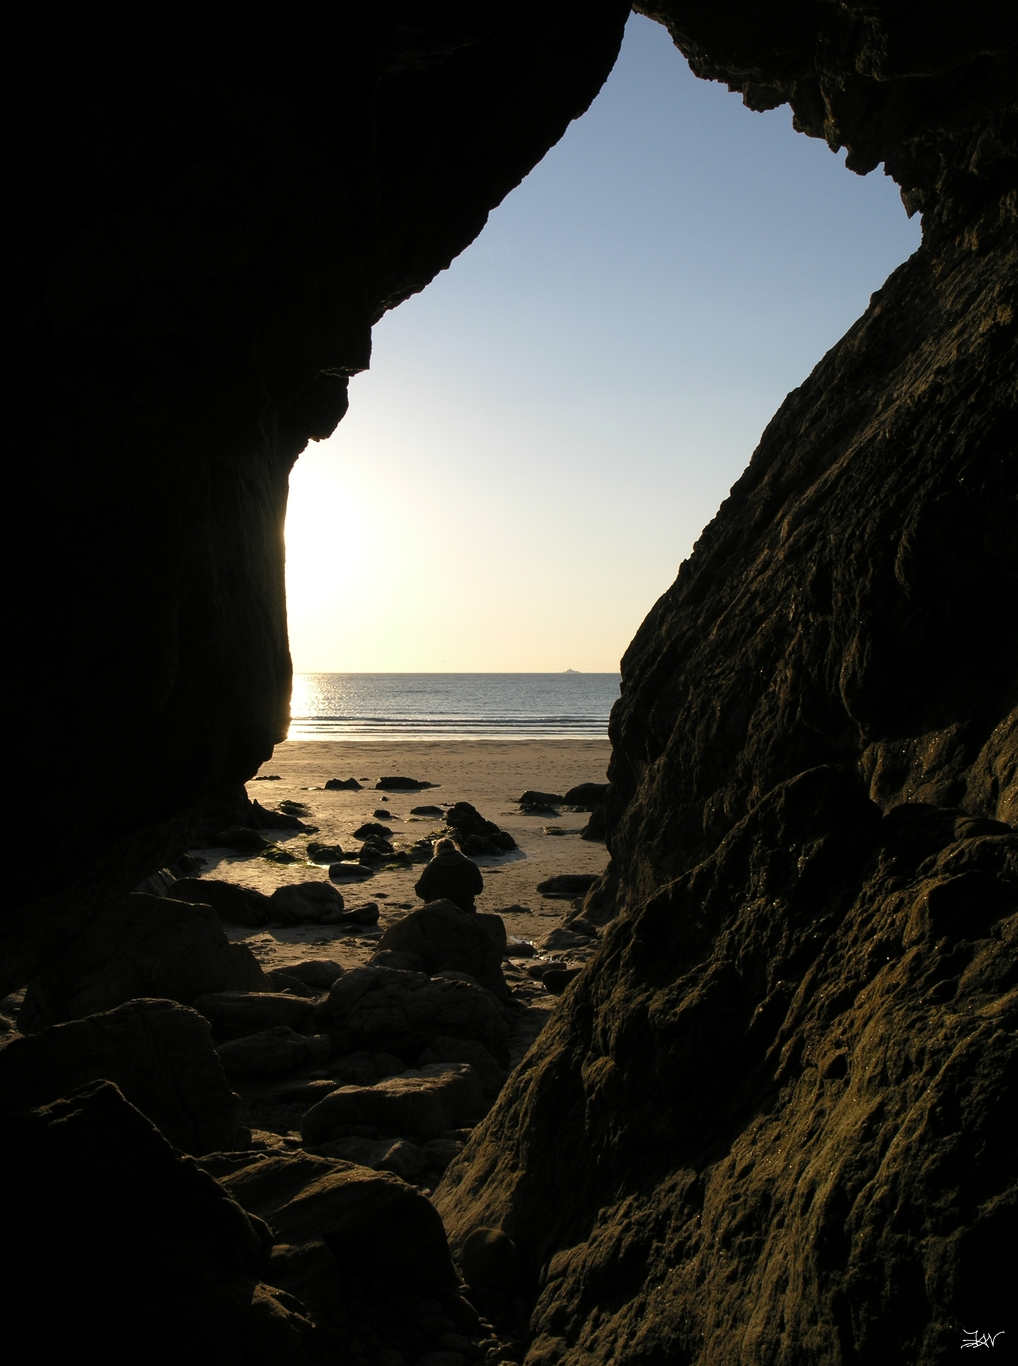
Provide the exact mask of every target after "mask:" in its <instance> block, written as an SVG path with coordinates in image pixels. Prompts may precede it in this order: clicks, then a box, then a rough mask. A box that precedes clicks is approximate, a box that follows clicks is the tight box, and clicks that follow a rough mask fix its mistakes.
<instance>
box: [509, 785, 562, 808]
mask: <svg viewBox="0 0 1018 1366" xmlns="http://www.w3.org/2000/svg"><path fill="white" fill-rule="evenodd" d="M564 800H565V799H564V798H563V797H560V796H559V795H558V794H557V793H555V792H534V791H531V790H529V789H528V790H527V791H526V792H524V794H523V796H522V797H520V799H519V802H520V806H521V807H522V808H523V810H524V812H525V813H526V812H534V813H541V812H544V811H549V810H552V809H554V808H555V807H556V806H560V805H561V804H562V802H563V801H564Z"/></svg>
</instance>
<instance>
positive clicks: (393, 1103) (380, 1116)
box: [300, 1062, 487, 1143]
mask: <svg viewBox="0 0 1018 1366" xmlns="http://www.w3.org/2000/svg"><path fill="white" fill-rule="evenodd" d="M486 1108H487V1107H486V1105H485V1103H484V1097H483V1094H482V1092H481V1083H480V1081H479V1080H478V1077H477V1073H476V1072H475V1071H474V1069H473V1068H472V1067H471V1066H470V1064H469V1063H455V1062H453V1063H448V1062H440V1063H431V1064H428V1065H426V1066H424V1067H422V1068H420V1069H419V1070H418V1069H413V1068H411V1069H409V1070H407V1071H406V1072H402V1073H400V1074H399V1076H395V1077H386V1079H385V1080H384V1081H380V1082H377V1083H376V1084H375V1085H374V1086H343V1087H340V1089H339V1090H337V1091H332V1092H330V1094H329V1095H327V1096H325V1097H324V1098H323V1099H322V1100H320V1101H319V1102H318V1104H317V1105H313V1106H312V1107H311V1109H310V1110H308V1112H307V1114H306V1115H305V1116H304V1118H303V1119H302V1120H301V1126H300V1132H301V1137H302V1138H303V1139H304V1141H305V1142H306V1143H326V1142H328V1141H329V1139H331V1138H332V1137H333V1133H334V1131H335V1130H337V1129H340V1130H342V1131H343V1135H344V1136H345V1134H346V1132H347V1130H348V1128H349V1127H350V1126H353V1125H358V1126H359V1125H364V1126H369V1127H371V1128H374V1129H377V1130H378V1132H379V1134H381V1135H383V1136H384V1135H386V1134H392V1135H399V1136H401V1137H405V1138H413V1139H417V1140H419V1141H420V1142H422V1143H424V1142H427V1141H428V1139H431V1138H438V1137H439V1136H440V1135H441V1134H443V1133H445V1132H446V1130H448V1129H459V1128H462V1127H464V1126H467V1125H471V1124H476V1122H477V1121H478V1120H479V1119H480V1118H481V1116H482V1115H483V1114H484V1111H485V1110H486Z"/></svg>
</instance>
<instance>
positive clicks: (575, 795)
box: [562, 783, 608, 811]
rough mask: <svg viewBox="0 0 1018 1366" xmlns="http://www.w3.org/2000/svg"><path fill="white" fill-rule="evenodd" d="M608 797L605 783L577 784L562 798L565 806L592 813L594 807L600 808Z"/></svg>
mask: <svg viewBox="0 0 1018 1366" xmlns="http://www.w3.org/2000/svg"><path fill="white" fill-rule="evenodd" d="M607 795H608V784H607V783H578V784H577V785H576V787H571V788H570V789H569V791H568V792H567V793H566V795H565V796H564V797H563V798H562V801H563V803H564V804H565V805H566V806H573V807H576V808H577V810H584V809H586V810H588V811H592V810H593V809H594V807H595V806H600V805H601V804H602V803H603V802H604V799H605V797H607Z"/></svg>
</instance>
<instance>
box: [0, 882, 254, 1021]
mask: <svg viewBox="0 0 1018 1366" xmlns="http://www.w3.org/2000/svg"><path fill="white" fill-rule="evenodd" d="M265 986H267V983H266V981H265V974H264V973H263V972H262V970H261V967H260V966H259V964H258V960H257V958H255V956H254V954H253V953H252V952H251V950H250V949H249V948H248V947H247V945H246V944H231V943H230V942H229V941H228V939H227V938H226V935H225V934H224V933H223V927H222V925H221V924H220V923H219V917H218V915H217V914H216V912H215V911H214V910H213V909H212V908H211V907H210V906H206V905H191V904H190V903H188V902H184V901H175V900H173V899H171V898H170V897H157V896H146V895H144V894H143V893H141V892H131V893H130V895H128V896H126V897H123V898H121V900H119V901H117V902H115V903H114V904H113V905H112V906H107V907H106V908H105V909H104V910H103V911H101V912H100V913H99V915H97V916H96V917H95V918H94V919H93V920H91V921H90V923H89V925H88V927H87V929H86V930H85V931H84V932H83V933H82V934H79V935H76V936H75V937H74V938H73V939H71V940H70V941H69V942H68V943H67V944H66V946H65V948H64V951H63V952H62V953H60V954H57V955H54V957H53V958H52V959H51V960H50V962H49V963H48V964H47V965H46V967H45V969H44V970H43V971H42V972H41V973H40V974H39V976H38V977H36V978H35V979H34V980H33V981H32V982H31V983H30V984H29V988H28V991H27V993H26V995H25V1002H24V1005H23V1006H22V1009H21V1017H22V1019H23V1020H24V1024H25V1026H27V1027H28V1028H33V1029H34V1028H38V1027H39V1025H43V1024H54V1023H56V1022H58V1021H60V1020H73V1019H76V1018H80V1017H81V1016H83V1015H93V1014H95V1013H96V1012H97V1011H101V1010H111V1009H112V1008H113V1007H114V1006H118V1005H122V1004H123V1003H124V1002H125V1001H130V1000H133V999H134V998H135V997H139V996H165V997H169V998H170V999H171V1000H174V1001H179V1002H180V1003H181V1004H182V1005H190V1004H191V1002H192V1001H193V1000H194V999H195V997H196V996H201V995H203V994H204V993H205V992H209V991H258V990H259V988H262V989H264V988H265Z"/></svg>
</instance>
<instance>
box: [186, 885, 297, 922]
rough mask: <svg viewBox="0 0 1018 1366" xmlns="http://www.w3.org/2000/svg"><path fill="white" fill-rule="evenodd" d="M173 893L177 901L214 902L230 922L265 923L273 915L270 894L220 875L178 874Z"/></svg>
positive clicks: (217, 912) (200, 903)
mask: <svg viewBox="0 0 1018 1366" xmlns="http://www.w3.org/2000/svg"><path fill="white" fill-rule="evenodd" d="M169 895H170V896H171V897H172V898H173V900H174V901H189V902H191V903H192V904H198V905H204V906H211V907H212V909H213V910H214V911H215V912H216V914H217V915H218V916H219V919H220V920H222V921H223V923H224V924H226V925H265V924H267V923H268V921H270V920H271V919H272V913H271V911H270V909H269V898H268V897H267V896H266V895H265V893H264V892H256V891H255V890H254V889H253V888H252V887H240V886H238V885H237V884H236V883H235V882H223V881H221V880H220V879H219V878H214V877H206V878H201V877H181V878H178V879H177V880H176V882H174V883H173V885H172V887H171V888H170V891H169Z"/></svg>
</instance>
